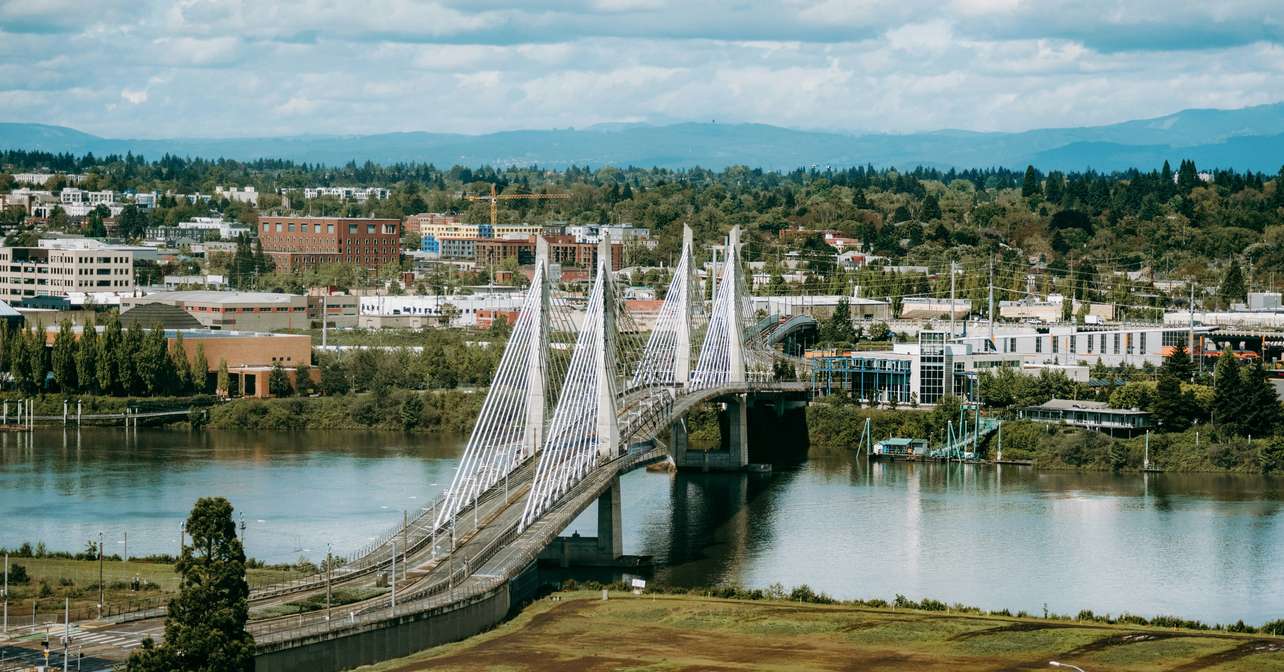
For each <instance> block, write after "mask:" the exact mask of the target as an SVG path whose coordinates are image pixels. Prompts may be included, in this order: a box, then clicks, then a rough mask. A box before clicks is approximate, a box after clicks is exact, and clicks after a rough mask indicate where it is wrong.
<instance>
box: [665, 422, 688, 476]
mask: <svg viewBox="0 0 1284 672" xmlns="http://www.w3.org/2000/svg"><path fill="white" fill-rule="evenodd" d="M689 447H690V446H689V444H688V442H687V422H686V420H684V419H683V418H678V419H677V420H676V421H675V422H674V423H673V424H671V425H669V449H670V450H671V451H672V452H673V463H674V464H676V465H677V466H679V467H682V466H686V463H687V449H688V448H689Z"/></svg>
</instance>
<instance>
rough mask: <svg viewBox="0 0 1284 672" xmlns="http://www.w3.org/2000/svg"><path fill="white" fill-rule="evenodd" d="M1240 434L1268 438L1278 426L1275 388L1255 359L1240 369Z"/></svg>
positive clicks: (1278, 413) (1277, 399)
mask: <svg viewBox="0 0 1284 672" xmlns="http://www.w3.org/2000/svg"><path fill="white" fill-rule="evenodd" d="M1239 374H1240V379H1241V381H1242V382H1241V388H1240V399H1241V401H1240V404H1241V408H1242V409H1243V410H1242V412H1241V415H1240V420H1239V424H1240V433H1241V434H1246V435H1250V436H1270V435H1272V434H1274V433H1275V431H1276V430H1277V429H1278V428H1279V426H1280V400H1279V396H1278V395H1277V394H1276V393H1275V386H1274V385H1271V382H1270V381H1269V380H1267V378H1266V370H1265V369H1264V368H1262V361H1261V360H1260V359H1255V360H1253V361H1252V362H1250V363H1248V364H1245V365H1243V366H1241V367H1240V370H1239Z"/></svg>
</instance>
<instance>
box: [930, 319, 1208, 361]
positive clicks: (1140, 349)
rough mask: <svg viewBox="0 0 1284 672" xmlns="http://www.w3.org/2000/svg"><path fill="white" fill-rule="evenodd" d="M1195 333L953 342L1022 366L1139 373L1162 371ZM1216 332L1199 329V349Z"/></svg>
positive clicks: (1150, 331)
mask: <svg viewBox="0 0 1284 672" xmlns="http://www.w3.org/2000/svg"><path fill="white" fill-rule="evenodd" d="M1190 331H1191V330H1190V329H1189V328H1187V327H1185V326H1182V327H1173V326H1159V325H1151V324H1147V325H1111V326H1081V325H1057V326H1048V327H1029V326H1024V325H996V326H995V331H994V341H993V342H991V341H990V340H989V334H988V330H987V331H985V332H984V333H977V334H973V335H968V336H962V337H958V338H955V339H954V340H955V341H957V342H961V343H967V344H968V345H969V346H971V347H972V349H973V350H975V351H977V352H997V353H1000V354H1005V355H1018V356H1020V357H1021V362H1022V364H1023V365H1041V364H1050V365H1063V366H1072V365H1078V364H1084V365H1087V366H1094V365H1096V364H1104V365H1106V366H1124V365H1127V366H1134V367H1140V366H1144V365H1146V364H1151V365H1153V366H1160V365H1162V364H1163V363H1164V356H1165V355H1166V354H1167V353H1168V352H1170V351H1171V350H1170V349H1171V348H1172V347H1173V346H1175V345H1177V344H1178V343H1181V344H1183V345H1187V344H1188V339H1189V332H1190ZM1211 331H1213V327H1202V326H1197V327H1195V328H1194V332H1195V347H1196V348H1197V349H1198V348H1199V347H1200V343H1201V340H1202V336H1203V335H1205V334H1208V333H1209V332H1211Z"/></svg>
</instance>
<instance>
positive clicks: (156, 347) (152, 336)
mask: <svg viewBox="0 0 1284 672" xmlns="http://www.w3.org/2000/svg"><path fill="white" fill-rule="evenodd" d="M130 331H133V329H132V328H131V330H130ZM165 346H166V339H165V330H164V329H162V328H161V327H160V326H159V325H157V326H156V327H155V328H154V329H149V330H147V332H146V333H145V334H144V335H143V343H142V347H140V348H139V349H138V350H137V351H136V352H137V354H136V356H135V357H134V366H135V368H136V370H137V372H138V375H137V378H138V387H139V389H140V390H141V391H142V392H143V393H145V394H149V395H156V394H162V393H164V391H165V387H166V381H167V380H169V375H170V374H172V373H173V372H172V371H171V370H170V359H169V350H168V348H166V347H165Z"/></svg>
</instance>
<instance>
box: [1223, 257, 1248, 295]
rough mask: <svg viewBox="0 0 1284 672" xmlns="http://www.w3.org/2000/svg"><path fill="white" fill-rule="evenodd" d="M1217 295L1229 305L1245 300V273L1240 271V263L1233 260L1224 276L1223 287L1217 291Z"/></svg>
mask: <svg viewBox="0 0 1284 672" xmlns="http://www.w3.org/2000/svg"><path fill="white" fill-rule="evenodd" d="M1217 295H1218V296H1219V297H1221V299H1222V301H1223V302H1225V303H1227V304H1231V303H1234V302H1236V301H1243V300H1244V296H1245V289H1244V272H1243V271H1241V270H1240V268H1239V262H1238V261H1236V260H1234V259H1231V264H1230V268H1228V269H1226V275H1224V276H1222V286H1221V287H1219V288H1218V289H1217Z"/></svg>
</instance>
